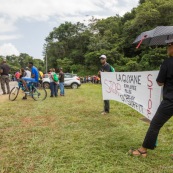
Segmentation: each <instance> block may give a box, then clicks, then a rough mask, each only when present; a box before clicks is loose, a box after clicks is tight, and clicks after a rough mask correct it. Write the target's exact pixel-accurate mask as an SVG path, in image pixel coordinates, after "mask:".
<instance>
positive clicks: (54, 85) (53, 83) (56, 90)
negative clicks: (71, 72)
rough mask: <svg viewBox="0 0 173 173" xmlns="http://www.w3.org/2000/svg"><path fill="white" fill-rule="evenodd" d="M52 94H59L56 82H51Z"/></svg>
mask: <svg viewBox="0 0 173 173" xmlns="http://www.w3.org/2000/svg"><path fill="white" fill-rule="evenodd" d="M50 90H51V96H58V84H56V83H55V82H51V83H50Z"/></svg>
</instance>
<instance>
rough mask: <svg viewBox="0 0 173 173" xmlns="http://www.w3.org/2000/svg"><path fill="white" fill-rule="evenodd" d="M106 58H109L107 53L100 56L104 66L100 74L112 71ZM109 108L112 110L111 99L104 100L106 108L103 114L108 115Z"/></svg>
mask: <svg viewBox="0 0 173 173" xmlns="http://www.w3.org/2000/svg"><path fill="white" fill-rule="evenodd" d="M106 60H107V57H106V55H101V56H100V62H101V64H102V66H101V68H100V71H99V76H100V74H101V72H111V66H110V65H109V64H108V63H107V61H106ZM109 110H110V103H109V100H104V110H103V112H102V113H101V114H102V115H106V114H107V113H109Z"/></svg>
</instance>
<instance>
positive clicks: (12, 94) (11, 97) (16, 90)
mask: <svg viewBox="0 0 173 173" xmlns="http://www.w3.org/2000/svg"><path fill="white" fill-rule="evenodd" d="M18 94H19V88H18V87H14V88H12V90H11V91H10V94H9V100H11V101H14V100H16V98H17V96H18Z"/></svg>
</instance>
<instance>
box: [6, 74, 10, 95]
mask: <svg viewBox="0 0 173 173" xmlns="http://www.w3.org/2000/svg"><path fill="white" fill-rule="evenodd" d="M5 83H6V86H7V94H9V93H10V78H9V76H6V77H5Z"/></svg>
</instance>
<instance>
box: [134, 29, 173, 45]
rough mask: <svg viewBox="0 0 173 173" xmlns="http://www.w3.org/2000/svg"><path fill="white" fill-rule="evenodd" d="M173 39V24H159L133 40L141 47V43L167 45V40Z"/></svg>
mask: <svg viewBox="0 0 173 173" xmlns="http://www.w3.org/2000/svg"><path fill="white" fill-rule="evenodd" d="M171 39H173V26H158V27H156V28H155V29H153V30H150V31H146V32H143V33H141V34H140V35H139V36H138V37H137V38H136V39H135V41H134V42H133V44H137V43H138V46H137V47H136V48H139V47H140V45H141V44H145V45H147V46H157V45H166V44H167V43H166V40H171Z"/></svg>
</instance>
